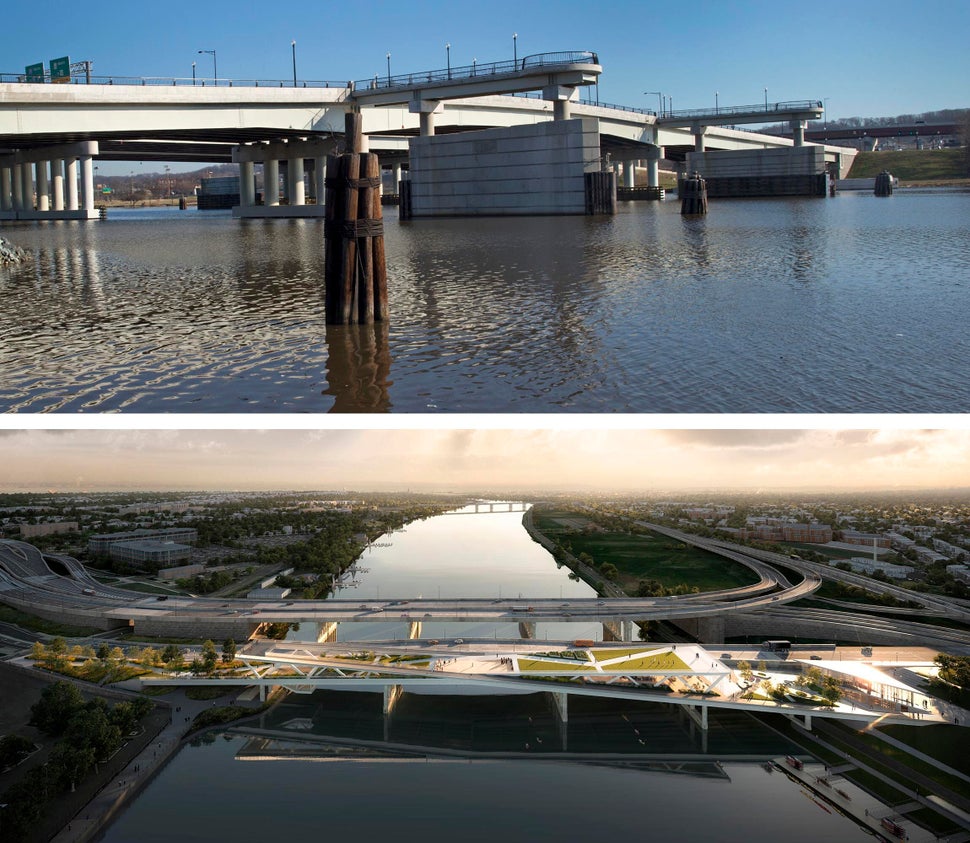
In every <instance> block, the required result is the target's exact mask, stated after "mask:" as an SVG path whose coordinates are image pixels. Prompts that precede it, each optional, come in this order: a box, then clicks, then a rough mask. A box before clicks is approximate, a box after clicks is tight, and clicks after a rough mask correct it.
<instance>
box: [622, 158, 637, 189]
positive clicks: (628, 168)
mask: <svg viewBox="0 0 970 843" xmlns="http://www.w3.org/2000/svg"><path fill="white" fill-rule="evenodd" d="M636 172H637V162H636V161H624V162H623V186H624V187H636V186H637V177H636Z"/></svg>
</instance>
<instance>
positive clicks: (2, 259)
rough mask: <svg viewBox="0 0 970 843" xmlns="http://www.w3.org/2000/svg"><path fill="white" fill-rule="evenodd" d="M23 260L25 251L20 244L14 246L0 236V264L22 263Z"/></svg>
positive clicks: (25, 257)
mask: <svg viewBox="0 0 970 843" xmlns="http://www.w3.org/2000/svg"><path fill="white" fill-rule="evenodd" d="M25 260H27V253H26V252H25V251H24V250H23V249H21V248H20V246H14V244H13V243H11V242H10V241H9V240H4V239H3V238H2V237H0V264H8V263H23V262H24V261H25Z"/></svg>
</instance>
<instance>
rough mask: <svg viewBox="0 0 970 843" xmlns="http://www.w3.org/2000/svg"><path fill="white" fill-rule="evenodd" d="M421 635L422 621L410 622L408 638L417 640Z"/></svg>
mask: <svg viewBox="0 0 970 843" xmlns="http://www.w3.org/2000/svg"><path fill="white" fill-rule="evenodd" d="M420 637H421V621H411V622H410V623H409V624H408V639H409V640H411V641H416V640H417V639H418V638H420Z"/></svg>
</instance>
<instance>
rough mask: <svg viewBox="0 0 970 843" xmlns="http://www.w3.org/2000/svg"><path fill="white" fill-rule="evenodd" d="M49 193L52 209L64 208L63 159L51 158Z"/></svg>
mask: <svg viewBox="0 0 970 843" xmlns="http://www.w3.org/2000/svg"><path fill="white" fill-rule="evenodd" d="M51 194H52V197H51V198H52V199H53V201H54V210H55V211H63V210H64V159H63V158H54V159H52V160H51Z"/></svg>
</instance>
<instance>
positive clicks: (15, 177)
mask: <svg viewBox="0 0 970 843" xmlns="http://www.w3.org/2000/svg"><path fill="white" fill-rule="evenodd" d="M22 166H23V165H22V164H14V165H13V167H11V168H10V182H11V183H10V207H11V209H12V210H14V211H22V210H23V209H24V177H23V175H22V174H21V172H20V168H21V167H22Z"/></svg>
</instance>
